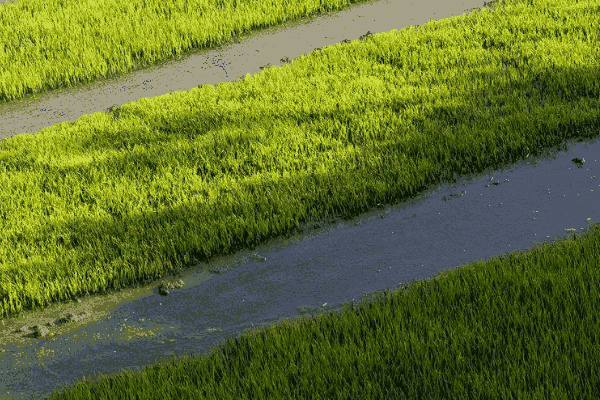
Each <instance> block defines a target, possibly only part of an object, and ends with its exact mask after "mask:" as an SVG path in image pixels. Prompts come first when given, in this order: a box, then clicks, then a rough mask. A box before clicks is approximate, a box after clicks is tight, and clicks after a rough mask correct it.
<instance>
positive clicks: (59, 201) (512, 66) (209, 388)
mask: <svg viewBox="0 0 600 400" xmlns="http://www.w3.org/2000/svg"><path fill="white" fill-rule="evenodd" d="M599 5H600V1H598V0H589V1H579V2H576V3H574V2H572V1H568V0H539V1H534V2H533V3H532V2H531V1H527V2H526V1H524V0H516V1H511V0H507V1H506V8H503V9H499V10H497V11H495V12H489V11H487V10H482V11H481V12H479V13H475V14H471V15H469V16H463V17H456V18H451V19H447V20H442V21H435V22H430V23H428V24H425V25H423V26H421V27H419V29H418V32H416V31H415V30H414V27H408V28H406V29H402V30H400V31H391V32H388V33H384V34H377V35H367V36H365V37H363V38H361V40H357V41H353V42H350V43H341V44H337V45H334V46H329V47H326V48H323V49H320V50H317V51H315V52H313V53H311V54H309V55H306V56H303V57H300V58H298V59H297V60H295V61H293V62H292V63H291V65H286V66H284V67H282V68H280V67H273V68H269V69H266V70H264V71H263V72H262V73H260V74H258V75H256V76H254V77H251V76H249V75H247V76H246V78H245V79H243V80H240V81H238V82H235V83H231V82H230V83H225V84H220V85H217V86H216V87H215V86H212V85H206V86H202V87H200V88H197V89H194V90H191V91H189V92H185V93H182V92H176V93H174V94H170V95H165V96H161V97H158V98H154V99H142V100H140V101H139V102H134V103H130V104H127V105H124V106H123V107H121V108H119V109H117V110H113V111H111V112H110V113H97V114H93V115H90V116H84V117H82V118H81V119H80V120H78V121H77V122H76V123H63V124H60V125H57V126H54V127H50V128H47V129H44V130H43V131H42V132H41V133H39V134H35V135H29V134H23V135H17V136H14V137H12V138H9V139H6V140H3V141H2V142H0V216H2V219H0V221H2V222H0V223H1V224H2V225H1V228H2V230H3V232H5V233H6V235H4V236H2V237H0V271H2V275H0V276H1V280H0V298H1V299H2V304H1V306H2V308H1V309H0V311H1V312H2V315H9V314H10V313H14V312H18V311H20V310H25V309H27V308H29V307H31V306H32V305H33V304H37V305H46V304H49V303H51V302H53V301H55V300H57V299H64V298H67V297H70V296H74V295H75V296H79V295H81V294H84V293H92V292H96V291H99V292H102V291H104V290H107V289H108V288H119V287H125V286H129V285H132V284H133V283H135V282H136V281H140V280H143V279H158V278H159V277H160V276H161V275H162V274H164V273H165V272H173V271H175V270H177V269H179V268H182V267H185V266H187V265H189V264H191V263H193V262H196V261H204V260H206V259H207V258H209V257H211V255H216V254H224V253H228V252H232V251H235V250H236V249H237V248H239V247H242V246H248V245H250V246H251V245H254V244H258V243H260V242H263V241H264V240H266V239H268V238H269V237H272V236H276V235H279V234H281V233H286V232H288V231H290V230H292V229H294V228H295V227H298V226H299V224H300V223H301V222H304V221H306V220H307V219H309V218H319V219H320V218H329V217H333V216H354V215H357V214H358V213H360V212H363V211H366V210H369V209H372V208H373V207H374V206H375V205H376V204H377V203H383V204H385V203H392V202H395V201H397V200H402V199H406V198H407V197H409V196H412V195H414V194H416V193H418V192H419V191H420V190H421V189H423V188H425V187H426V186H427V185H429V184H431V183H434V182H439V181H440V180H441V179H446V178H447V177H448V176H451V175H452V174H453V173H456V174H457V175H460V174H464V173H470V172H477V171H481V170H483V169H485V168H488V167H497V166H500V165H501V164H503V163H506V162H510V161H514V160H515V159H518V158H523V157H525V155H526V154H531V155H536V154H537V153H538V152H539V153H541V152H542V151H543V149H545V148H549V147H553V146H555V145H557V144H560V143H564V141H566V140H568V139H571V138H576V137H580V138H590V137H596V136H597V135H598V127H600V120H599V119H600V118H599V116H600V113H598V109H599V107H598V105H599V104H598V103H599V102H600V96H599V94H600V85H599V83H600V79H599V77H600V74H599V72H600V71H599V66H598V61H597V60H598V54H600V53H599V50H598V45H597V40H598V38H599V37H598V36H599V35H600V32H599V31H598V26H600V24H599V19H600V15H598V13H597V11H596V10H597V9H598V6H599ZM599 246H600V229H598V227H596V228H595V229H594V230H593V231H592V232H591V233H588V234H586V235H585V236H582V237H573V238H572V239H568V240H566V239H565V240H562V241H560V242H556V243H554V244H553V245H547V244H545V245H542V246H539V247H537V248H535V249H533V250H531V251H528V252H518V253H517V252H515V253H511V254H510V255H509V256H508V257H496V258H492V259H490V260H489V261H488V262H476V263H474V264H473V265H471V266H463V267H461V268H459V269H457V270H453V271H450V272H448V273H444V274H442V275H444V276H439V277H436V278H435V279H432V280H430V281H425V282H412V283H411V285H409V286H407V287H406V288H402V289H399V290H396V291H393V292H391V293H388V292H386V294H385V296H384V297H383V298H380V299H379V300H377V301H375V302H372V303H367V302H365V303H364V304H362V305H359V306H354V305H349V306H348V308H347V309H346V311H345V312H344V313H342V314H341V315H340V314H336V313H334V314H321V315H319V316H317V317H315V318H311V319H309V320H305V321H303V322H294V323H287V324H286V323H284V324H280V325H276V326H273V327H270V328H268V329H266V330H258V331H255V332H253V333H251V334H246V335H242V336H240V337H238V338H235V339H230V340H228V341H227V342H226V343H222V344H221V346H219V347H218V348H216V349H215V350H214V351H213V352H212V353H211V354H210V355H209V356H206V357H200V356H192V355H190V356H189V357H187V356H186V357H183V358H181V359H179V360H176V359H172V360H168V361H167V360H165V361H163V362H159V363H157V364H154V365H152V366H149V367H148V368H146V369H144V370H143V371H140V372H135V373H133V372H127V371H126V372H122V373H119V374H113V375H112V376H102V377H100V378H99V379H97V380H96V381H93V380H87V381H84V382H81V383H79V384H78V385H75V386H73V387H71V388H70V389H68V390H66V391H64V392H62V393H58V392H56V393H54V394H53V396H52V398H72V399H84V398H144V399H146V398H148V399H150V398H161V399H165V398H187V397H202V398H233V397H234V396H236V397H239V398H271V397H272V398H278V397H279V398H314V399H319V398H403V397H411V398H412V397H414V398H462V397H484V398H522V397H535V398H565V397H574V398H590V397H591V396H592V393H594V391H595V390H597V387H596V386H595V382H596V380H595V376H596V372H595V371H596V370H597V368H598V364H599V362H598V360H600V358H599V356H600V345H598V343H597V341H596V340H594V338H595V337H597V335H598V329H599V323H598V319H597V317H596V316H597V313H596V310H597V309H598V302H599V298H598V296H597V294H596V293H597V290H598V284H599V283H600V279H599V278H600V276H599V274H600V272H599V269H598V260H599V255H600V248H599ZM440 267H441V268H443V267H444V266H440Z"/></svg>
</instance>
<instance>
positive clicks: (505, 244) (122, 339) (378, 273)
mask: <svg viewBox="0 0 600 400" xmlns="http://www.w3.org/2000/svg"><path fill="white" fill-rule="evenodd" d="M386 4H387V5H386ZM398 4H399V3H395V5H389V3H382V2H380V3H375V4H372V5H365V6H362V7H357V8H356V9H354V11H352V10H351V11H348V12H347V13H346V14H344V12H340V13H338V16H337V17H335V18H331V19H325V17H324V19H323V20H320V19H318V18H317V19H315V20H314V21H313V22H312V23H311V24H310V25H307V24H301V25H300V26H299V27H296V28H290V29H288V30H280V31H277V32H276V31H273V32H272V33H268V34H265V35H263V36H260V40H259V37H258V36H257V37H255V38H250V39H248V40H247V41H245V42H243V43H242V44H240V45H234V46H241V47H238V52H239V53H237V54H242V55H243V56H244V55H245V57H246V58H244V61H243V62H239V61H237V59H235V58H234V54H235V53H226V54H228V55H227V56H223V54H224V53H223V52H224V51H225V50H219V51H217V52H216V53H215V54H212V55H209V53H204V55H196V56H192V57H190V58H189V59H193V58H194V57H199V59H196V60H197V61H194V62H195V63H196V64H194V62H192V64H191V65H195V66H196V67H198V68H196V69H193V68H192V69H189V71H192V72H190V74H191V75H182V76H184V77H185V76H187V77H188V78H189V77H190V76H194V77H195V78H193V79H192V78H190V79H191V80H193V82H189V86H188V87H187V88H179V89H174V90H187V89H189V88H192V87H195V86H197V85H198V84H202V83H213V84H214V83H218V82H224V81H227V80H235V79H236V78H231V77H227V76H222V75H218V74H217V75H215V76H212V72H218V73H221V72H220V71H225V75H227V72H231V71H232V70H234V71H236V72H235V74H236V75H235V76H236V77H237V76H239V75H243V74H245V73H246V72H252V71H254V73H256V72H258V70H259V68H258V67H259V66H260V65H264V64H266V63H267V62H269V61H268V60H259V59H258V58H252V57H250V55H251V54H252V55H253V53H252V52H253V51H254V50H255V48H260V49H261V51H262V50H263V49H265V52H266V53H267V54H269V53H270V52H273V54H272V56H273V58H274V59H276V60H277V61H278V60H279V59H280V58H281V57H282V56H286V55H287V56H288V57H289V58H293V57H294V55H293V53H292V50H293V51H297V50H296V46H299V47H301V48H303V47H302V46H303V45H305V44H306V43H309V44H308V45H307V46H306V48H305V49H304V50H301V51H298V53H297V54H296V56H298V55H299V54H302V53H306V52H309V51H311V50H312V49H313V48H315V47H323V46H325V45H327V44H332V43H335V42H339V41H341V40H343V39H345V38H347V39H356V38H358V37H359V36H360V35H362V34H364V33H365V32H366V31H369V30H370V31H371V32H381V31H389V30H391V29H400V28H402V27H403V26H407V25H417V24H420V23H423V22H426V21H427V20H428V19H437V18H438V16H437V14H438V13H439V14H440V16H439V18H444V17H448V16H450V15H453V14H459V15H460V14H461V13H462V11H460V10H462V9H463V8H467V5H464V6H463V4H462V3H460V4H459V3H457V2H456V3H454V7H455V9H456V10H459V11H457V12H451V11H449V12H447V13H446V14H445V15H444V14H443V13H442V12H440V9H441V8H442V7H450V5H452V2H446V1H445V2H431V4H429V5H425V3H419V4H420V6H419V7H418V9H419V10H421V9H422V11H421V14H419V12H417V11H415V12H414V14H411V12H412V11H411V10H413V9H411V8H410V7H415V6H414V5H402V7H400V8H398ZM438 4H439V5H441V7H437V5H438ZM434 6H435V7H434ZM476 6H478V4H473V5H470V6H469V7H476ZM378 7H380V8H378ZM386 7H396V8H395V10H396V11H395V14H393V12H394V11H393V9H390V8H386ZM450 8H451V7H450ZM357 10H358V11H357ZM414 10H417V8H414ZM352 12H354V13H355V14H351V13H352ZM434 12H435V13H436V14H435V15H434V14H433V13H434ZM371 13H373V14H371ZM427 13H429V14H427ZM417 14H419V15H422V16H423V17H421V18H420V19H418V18H417V17H416V15H417ZM344 15H350V16H349V17H345V16H344ZM357 15H360V16H364V17H358V16H357ZM390 15H394V18H390V20H394V21H392V22H393V23H392V24H391V25H386V23H387V22H385V21H387V18H388V17H389V16H390ZM367 16H368V18H371V17H372V18H371V20H373V21H372V22H368V23H366V22H364V21H368V20H367V19H363V18H367ZM324 21H326V22H324ZM336 24H337V25H336ZM330 27H334V28H333V29H331V28H330ZM329 29H331V33H329ZM334 33H335V34H336V35H337V36H336V37H335V39H331V38H330V37H329V36H328V35H330V34H331V35H332V37H333V34H334ZM294 34H296V35H300V39H298V38H296V39H295V40H298V41H297V42H293V41H292V42H289V41H288V40H292V38H293V37H294ZM277 35H282V36H279V38H280V39H279V41H281V42H282V43H283V44H284V45H283V46H282V47H280V48H278V49H279V50H281V49H283V50H285V51H284V52H278V51H275V49H274V48H275V47H276V46H275V43H276V42H278V41H277V40H275V39H274V38H273V37H275V36H277ZM326 36H327V37H326ZM325 37H326V38H325ZM323 38H325V39H323ZM330 39H331V40H330ZM254 40H256V41H254ZM261 40H262V42H261ZM286 41H288V42H286ZM259 43H263V44H262V45H259ZM298 43H302V44H298ZM244 44H246V47H244V46H243V45H244ZM266 50H268V51H266ZM217 54H221V58H222V59H223V57H229V58H225V60H226V61H227V62H231V64H227V69H222V68H220V67H218V66H217V67H215V66H212V67H209V69H208V70H201V69H200V67H201V66H202V65H204V62H207V65H208V64H209V63H208V61H207V60H213V58H211V57H217ZM290 54H292V55H290ZM189 59H187V60H182V61H179V62H171V63H170V64H169V63H166V64H165V65H164V66H161V67H160V68H163V70H162V71H163V72H162V74H161V73H157V72H156V71H155V70H148V71H143V72H141V71H139V72H138V73H140V74H141V75H135V74H136V73H134V74H130V75H128V76H126V77H123V78H121V79H122V81H121V80H114V81H111V82H112V83H107V82H102V83H99V85H104V87H105V89H106V90H105V91H104V93H106V98H105V99H104V100H103V99H102V96H101V95H100V93H101V92H100V91H98V89H94V88H93V87H94V85H90V88H89V90H90V91H91V94H89V95H88V94H86V93H87V92H86V90H88V88H86V89H79V90H72V89H68V90H65V91H56V92H53V93H52V94H51V95H48V98H43V96H42V97H40V98H39V99H38V100H35V101H33V100H27V101H25V102H24V103H20V104H21V105H20V106H19V105H14V104H10V105H5V106H3V107H8V108H10V107H13V108H12V109H11V110H13V111H14V112H16V114H11V115H13V117H12V118H14V119H12V120H11V123H12V122H13V121H14V127H16V128H15V129H17V131H18V130H19V129H21V128H19V126H21V127H23V126H26V124H32V126H35V128H34V130H32V131H37V130H40V129H42V128H43V127H44V126H49V125H53V124H55V123H57V122H55V119H54V118H56V117H57V115H58V116H59V117H60V118H63V117H64V115H62V114H65V115H67V114H68V113H69V112H71V111H70V110H75V111H74V112H73V114H72V115H73V116H74V117H73V118H72V117H65V118H66V119H64V120H63V121H67V120H74V119H76V118H77V117H78V116H80V115H82V114H85V113H90V112H95V111H99V110H100V109H103V108H106V107H108V106H109V105H112V104H122V103H125V102H128V101H132V100H137V99H138V97H144V96H156V95H160V94H164V93H168V92H169V91H170V90H169V89H171V88H172V86H171V85H170V83H171V81H170V80H169V79H173V80H174V81H175V82H177V79H179V78H177V77H178V75H177V74H178V73H179V72H180V71H181V70H182V67H181V66H182V65H184V64H185V63H187V62H190V61H189ZM265 61H266V62H265ZM252 63H254V64H252ZM271 64H273V63H271ZM169 66H170V67H169ZM238 72H239V74H238ZM145 73H148V74H152V73H154V74H156V76H157V78H156V81H152V83H153V85H154V84H156V85H159V86H156V85H154V86H153V88H151V90H158V89H157V87H161V88H162V92H161V91H158V92H153V93H154V94H148V93H146V94H145V95H141V96H138V97H135V96H137V94H135V95H133V97H131V95H132V93H138V92H139V91H140V90H145V89H144V88H143V87H140V85H142V86H143V83H142V82H144V81H146V77H145V76H144V75H143V74H145ZM194 74H196V75H194ZM134 75H135V76H134ZM161 76H163V80H162V81H161V80H160V77H161ZM165 77H166V78H165ZM180 77H181V76H180ZM230 78H231V79H230ZM127 79H130V80H132V82H133V83H132V84H131V85H130V86H129V87H128V88H127V89H123V85H124V80H127ZM181 79H182V82H183V81H185V79H183V78H181ZM136 82H137V83H136ZM157 82H162V83H157ZM175 84H176V83H173V85H175ZM160 85H162V86H160ZM181 85H184V83H181ZM149 90H150V89H149ZM136 91H138V92H136ZM138 94H139V93H138ZM51 96H56V97H57V98H56V99H54V100H53V101H52V98H51ZM78 96H79V97H78ZM77 98H79V99H81V100H82V101H81V102H80V103H77V104H76V100H74V99H77ZM63 100H64V101H63ZM96 100H99V102H100V103H102V104H95V103H94V102H95V101H96ZM44 102H48V104H51V105H52V107H53V108H50V109H49V110H48V109H47V108H46V106H45V105H44V104H46V103H44ZM65 104H66V105H65ZM94 104H95V105H94ZM96 106H97V107H99V108H98V109H96V108H94V107H96ZM73 107H81V108H73ZM86 107H88V108H86ZM90 107H91V108H90ZM42 109H43V110H42ZM6 110H7V109H6V108H2V109H1V110H0V113H5V112H7V111H6ZM19 113H20V114H19ZM78 113H79V114H78ZM6 115H8V114H4V115H2V116H0V119H2V120H4V117H5V116H6ZM61 115H62V116H61ZM24 121H25V122H26V124H25V122H24ZM59 122H60V121H59ZM19 124H21V125H19ZM9 136H10V135H9ZM598 154H600V142H599V141H598V140H595V141H590V142H581V143H577V142H572V143H570V145H569V147H568V148H567V149H566V150H565V149H563V150H562V151H548V152H547V154H545V155H542V156H540V157H535V158H534V157H529V158H527V159H526V160H525V161H522V162H520V163H517V164H513V165H511V166H510V167H507V168H506V169H504V170H496V171H487V172H485V173H483V174H479V175H477V176H471V177H468V178H464V179H461V181H460V182H458V183H455V184H442V185H437V186H435V187H431V188H430V190H428V191H426V192H423V193H422V194H421V195H420V196H419V197H418V198H415V199H413V200H412V201H408V202H403V203H399V204H395V205H385V206H382V207H381V208H380V209H377V210H374V211H372V212H370V213H366V214H362V215H361V216H359V217H357V218H355V219H353V220H350V221H341V220H336V221H332V222H331V223H323V224H321V226H311V225H306V226H305V227H306V230H305V231H304V232H301V233H298V234H295V235H292V236H288V237H285V238H284V237H282V238H280V239H277V240H273V241H270V242H268V243H265V244H264V245H262V246H259V247H256V248H254V249H248V250H246V251H241V252H238V253H236V254H234V255H231V256H227V257H221V258H218V259H215V260H214V261H212V262H211V263H209V264H201V265H198V266H196V267H195V268H190V269H188V270H184V271H182V275H181V276H177V277H175V276H169V277H165V280H166V281H169V282H172V283H174V284H175V285H176V284H177V283H178V282H182V283H183V286H181V287H179V288H177V285H176V286H175V287H174V288H173V289H171V290H170V291H169V293H168V294H166V295H161V294H160V289H159V284H160V282H154V283H151V284H149V285H148V286H145V287H140V288H136V289H126V290H123V291H120V292H116V293H111V294H109V295H106V296H102V295H97V296H91V297H90V296H88V297H83V298H81V299H79V300H80V302H77V301H73V302H70V303H65V304H59V305H55V306H52V307H50V308H49V309H46V310H43V311H40V310H38V311H36V312H31V313H26V314H24V315H23V316H21V317H19V318H12V319H8V320H4V321H2V322H3V326H2V327H0V329H1V330H0V398H2V396H4V397H5V398H33V397H45V396H47V395H48V394H49V393H50V392H51V391H52V390H54V389H56V388H59V387H61V386H69V385H72V384H74V383H75V382H77V381H79V380H80V379H82V377H84V376H85V377H88V376H98V374H99V373H102V374H110V373H117V372H119V371H122V370H124V369H131V370H139V369H141V368H143V367H145V366H147V365H149V364H151V363H154V362H156V361H159V360H162V359H164V358H165V357H169V356H171V355H177V356H180V355H182V354H184V353H192V354H199V353H207V352H208V351H209V350H210V349H211V348H213V347H214V346H216V345H218V344H219V343H220V342H221V341H222V340H224V339H227V338H231V337H235V336H237V335H239V334H240V333H243V332H247V331H248V330H251V329H254V328H256V327H264V326H268V325H271V324H273V323H277V322H281V321H283V320H284V319H286V318H290V319H295V318H298V317H300V316H303V315H306V316H309V315H312V314H313V313H314V312H315V311H317V310H323V311H331V310H337V309H339V308H340V307H341V306H342V304H343V303H346V302H349V301H353V300H354V301H357V302H358V301H360V300H362V298H363V296H364V295H367V294H370V293H374V292H378V291H382V290H384V289H389V288H392V287H397V286H398V285H399V284H406V283H409V282H410V281H411V280H421V279H427V278H430V277H432V276H433V275H435V274H437V273H438V272H440V271H441V270H447V269H449V268H454V267H456V266H459V265H461V264H465V263H470V262H471V261H473V260H477V259H486V258H489V257H492V256H495V255H500V254H503V253H506V252H508V251H511V250H519V249H528V248H531V247H532V245H533V244H535V243H541V242H543V241H545V240H547V241H550V242H551V241H553V240H554V239H556V238H557V236H563V235H565V234H571V233H572V232H578V233H580V232H585V231H586V230H587V229H588V228H589V225H590V224H592V223H594V222H596V223H597V222H598V221H600V215H599V214H600V212H599V210H598V207H597V204H598V202H599V200H600V199H599V195H598V194H599V192H600V181H599V180H598V178H597V177H596V175H597V174H598V170H599V167H600V164H599V162H600V159H599V158H600V157H598ZM68 315H72V316H78V317H81V319H79V320H78V321H74V322H70V323H64V324H58V325H53V323H55V322H56V320H57V319H60V318H64V317H66V316H68ZM47 324H51V325H50V326H47ZM36 325H37V326H40V327H46V329H47V330H48V333H47V334H46V335H45V336H42V337H38V338H36V337H32V336H31V335H32V333H33V331H32V330H31V329H29V328H30V327H33V326H36ZM23 327H25V329H24V330H21V328H23ZM51 335H53V336H51Z"/></svg>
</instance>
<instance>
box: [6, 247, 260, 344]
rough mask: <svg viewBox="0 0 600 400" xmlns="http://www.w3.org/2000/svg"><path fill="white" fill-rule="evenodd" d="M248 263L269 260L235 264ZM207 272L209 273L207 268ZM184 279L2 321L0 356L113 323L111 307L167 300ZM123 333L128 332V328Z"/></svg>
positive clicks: (239, 260)
mask: <svg viewBox="0 0 600 400" xmlns="http://www.w3.org/2000/svg"><path fill="white" fill-rule="evenodd" d="M248 259H255V260H266V258H264V257H260V256H258V255H256V254H250V255H249V256H247V257H236V260H237V261H236V262H235V264H239V263H242V262H244V261H246V260H248ZM232 266H233V264H232V265H226V266H224V267H221V266H218V264H217V265H215V266H212V267H210V271H208V272H205V273H204V276H202V277H201V278H200V279H197V281H204V280H207V279H209V278H210V277H211V276H212V275H214V274H220V273H222V272H224V271H226V270H227V269H228V268H231V267H232ZM201 269H202V268H201ZM204 269H205V270H206V269H208V267H207V268H204ZM181 276H182V275H181V274H179V275H178V276H173V275H170V276H169V277H168V278H165V279H161V280H160V281H158V283H157V282H154V283H152V282H149V281H147V282H146V284H145V285H143V286H138V287H137V288H127V289H121V290H117V291H115V290H110V289H109V290H108V291H107V294H96V295H91V296H90V295H87V296H84V297H82V298H77V297H75V298H73V300H71V301H63V302H59V303H57V304H53V305H51V306H49V307H47V308H44V309H41V308H36V309H35V310H33V311H23V312H21V313H18V314H15V315H12V316H10V317H9V318H7V319H4V320H2V321H1V322H2V335H1V336H0V353H3V352H6V350H4V349H3V348H2V346H3V345H7V344H9V343H11V344H29V343H30V341H28V340H26V339H39V338H46V339H48V338H54V337H57V336H60V335H63V334H66V333H69V332H72V331H75V330H77V329H78V328H81V327H83V326H85V325H86V324H89V323H94V322H98V321H100V320H101V319H103V318H108V319H110V318H111V317H110V316H109V315H108V314H109V310H110V308H111V306H113V305H116V304H120V303H122V302H123V301H126V300H127V299H133V298H137V297H140V296H144V295H150V294H151V295H155V296H160V297H166V296H168V295H169V294H171V293H173V292H174V291H176V290H179V289H181V288H183V287H184V286H185V285H186V282H185V279H181ZM202 278H205V279H202ZM188 283H189V280H188ZM196 283H198V282H196ZM82 299H84V301H82ZM57 315H58V317H57ZM124 328H125V327H124ZM124 330H125V331H127V329H126V328H125V329H124ZM136 334H137V335H141V336H145V335H153V333H152V331H147V332H142V331H141V330H139V329H138V332H137V333H136ZM122 338H123V337H122ZM122 338H121V339H122Z"/></svg>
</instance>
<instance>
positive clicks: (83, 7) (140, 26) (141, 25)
mask: <svg viewBox="0 0 600 400" xmlns="http://www.w3.org/2000/svg"><path fill="white" fill-rule="evenodd" d="M364 1H366V0H269V1H257V0H229V1H225V0H168V1H164V0H151V1H148V0H129V1H120V0H103V1H97V0H83V1H80V0H61V1H39V0H28V1H26V0H23V1H17V2H15V3H14V4H6V5H3V6H0V26H1V27H2V30H0V71H2V74H0V100H4V101H10V100H14V99H19V98H22V97H23V96H25V95H27V94H31V93H40V92H44V91H47V90H51V89H54V88H57V87H70V86H74V85H78V84H82V83H89V82H91V81H94V80H96V79H98V78H102V77H104V78H105V77H110V76H115V75H117V74H122V73H126V72H131V71H133V70H135V69H137V68H140V67H141V68H143V67H147V66H149V65H152V64H155V63H157V62H159V61H163V60H166V59H170V58H173V57H180V56H181V55H182V54H183V53H186V52H189V51H190V50H192V49H201V48H204V47H213V46H219V45H221V44H223V43H225V42H229V41H231V40H235V37H237V36H238V35H244V34H245V33H246V32H248V31H250V30H257V29H261V28H265V27H269V26H272V25H277V24H280V23H282V22H285V21H290V20H297V19H299V18H304V17H312V16H315V15H318V14H321V13H325V12H329V11H339V10H341V9H344V8H348V7H350V6H351V5H352V4H353V3H361V2H364Z"/></svg>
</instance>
